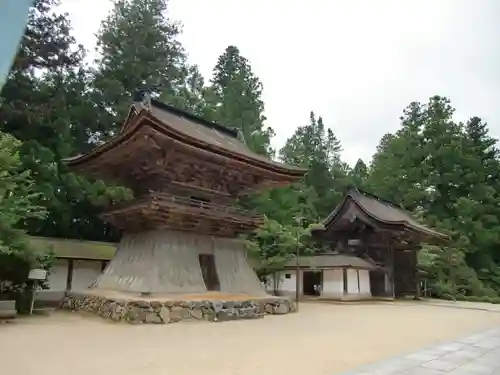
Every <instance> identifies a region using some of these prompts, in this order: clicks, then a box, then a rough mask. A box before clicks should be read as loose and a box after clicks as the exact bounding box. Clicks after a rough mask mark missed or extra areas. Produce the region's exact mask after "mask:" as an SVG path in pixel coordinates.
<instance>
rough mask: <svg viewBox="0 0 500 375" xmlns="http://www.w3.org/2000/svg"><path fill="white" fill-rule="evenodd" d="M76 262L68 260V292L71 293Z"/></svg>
mask: <svg viewBox="0 0 500 375" xmlns="http://www.w3.org/2000/svg"><path fill="white" fill-rule="evenodd" d="M73 269H74V260H73V259H68V273H67V275H66V291H67V292H68V291H70V290H71V287H72V285H73Z"/></svg>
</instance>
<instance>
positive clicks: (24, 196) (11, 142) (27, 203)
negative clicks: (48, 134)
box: [0, 132, 46, 259]
mask: <svg viewBox="0 0 500 375" xmlns="http://www.w3.org/2000/svg"><path fill="white" fill-rule="evenodd" d="M20 147H21V142H20V141H18V140H17V139H15V138H14V137H13V136H11V135H9V134H4V133H1V132H0V253H1V254H8V255H10V254H15V255H17V254H19V255H20V256H21V257H23V258H27V259H28V254H26V250H27V246H26V243H25V241H24V233H23V231H22V230H20V229H19V228H18V225H19V224H20V223H22V222H23V220H26V219H28V218H38V219H40V218H43V217H44V216H45V213H46V212H45V210H44V208H43V207H40V206H38V205H36V203H35V202H36V200H37V198H38V195H39V194H38V193H36V192H35V190H34V181H33V180H32V179H31V177H30V173H29V171H22V164H21V161H20V157H19V149H20Z"/></svg>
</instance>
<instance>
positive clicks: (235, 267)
mask: <svg viewBox="0 0 500 375" xmlns="http://www.w3.org/2000/svg"><path fill="white" fill-rule="evenodd" d="M66 164H67V165H68V167H69V168H70V169H72V170H74V171H76V172H79V173H82V174H84V175H86V176H88V177H90V178H94V179H100V180H104V181H108V182H111V183H116V184H120V185H123V186H127V187H129V188H130V189H131V190H133V192H134V195H135V198H134V199H133V200H132V201H129V202H125V203H120V204H116V205H112V206H111V207H108V209H107V210H106V211H105V212H104V213H103V214H102V218H103V219H104V220H105V221H107V222H109V223H111V224H112V225H114V226H115V227H117V228H119V229H120V230H121V231H122V232H123V236H122V239H121V241H120V243H119V245H118V250H117V252H116V255H115V256H114V257H113V259H112V260H111V261H110V262H109V264H108V265H107V266H106V268H105V269H104V271H103V272H102V274H101V275H100V276H99V277H98V278H97V280H96V281H95V282H94V283H93V284H92V285H91V286H90V288H88V289H86V290H84V291H83V292H82V293H80V294H78V295H77V294H75V293H73V294H72V296H70V297H68V299H67V301H66V303H65V306H67V307H70V308H76V309H85V310H89V311H93V312H96V313H98V314H104V315H107V316H110V317H112V318H113V319H116V320H120V319H125V320H127V321H142V322H149V321H150V320H151V321H155V322H156V320H158V319H157V318H158V317H161V318H160V319H159V320H160V321H161V322H167V321H171V320H170V318H169V317H168V316H169V314H170V312H171V306H170V305H171V302H172V301H173V300H174V301H182V300H183V301H186V300H193V299H194V300H202V301H203V300H205V301H206V300H217V299H219V300H220V299H223V300H224V299H229V300H232V301H233V300H235V299H237V300H241V301H242V302H241V303H242V305H241V306H244V305H245V303H247V302H248V301H252V300H255V299H262V300H269V298H271V297H270V296H268V295H267V294H266V293H265V290H264V288H263V287H262V285H261V283H260V282H259V280H258V279H257V277H256V275H255V272H254V271H253V269H252V268H251V267H250V266H249V264H248V261H247V257H246V252H245V248H244V245H243V243H242V242H241V241H239V240H238V239H237V236H238V235H239V234H241V233H245V232H247V231H251V230H253V229H255V228H257V227H258V226H259V225H261V223H262V218H261V217H260V216H258V215H255V214H254V213H252V212H248V211H246V210H243V209H241V208H239V207H237V206H236V201H237V199H238V198H239V197H240V196H242V195H245V194H248V193H250V192H255V191H258V190H261V189H264V188H270V187H277V186H283V185H287V184H289V183H291V182H293V181H296V180H298V179H300V178H301V177H302V176H304V174H305V173H306V171H305V170H303V169H300V168H295V167H291V166H286V165H283V164H281V163H278V162H275V161H272V160H270V159H268V158H266V157H264V156H262V155H258V154H256V153H253V152H252V151H251V150H250V149H248V147H247V146H246V145H245V143H244V141H242V137H241V135H240V134H239V133H238V131H236V130H233V129H229V128H226V127H224V126H221V125H218V124H215V123H212V122H208V121H206V120H204V119H202V118H199V117H196V116H193V115H191V114H189V113H187V112H183V111H180V110H178V109H176V108H174V107H171V106H169V105H166V104H164V103H161V102H159V101H157V100H154V99H152V98H150V97H149V96H148V95H146V94H145V93H143V92H139V93H138V95H137V97H136V102H135V103H134V104H133V105H132V106H131V108H130V111H129V115H128V117H127V119H126V121H125V123H124V125H123V127H122V130H121V132H120V134H118V135H117V136H116V137H114V138H113V139H111V140H110V141H108V142H106V143H104V144H103V145H101V146H99V147H97V148H96V149H94V150H92V151H90V152H89V153H87V154H85V155H79V156H76V157H74V158H70V159H68V160H66ZM193 296H194V297H193ZM117 300H119V301H120V303H119V304H117ZM123 301H132V302H131V303H132V305H131V304H130V303H129V302H123ZM134 301H135V302H134ZM147 301H150V302H151V305H147V303H148V302H147ZM245 301H246V302H245ZM153 302H154V303H153ZM123 303H125V304H126V308H123V306H122V305H123ZM272 303H274V305H273V306H282V305H283V306H285V308H283V307H279V309H281V310H280V311H283V309H285V310H289V309H290V303H289V301H288V300H285V299H282V300H277V299H273V301H272ZM247 304H248V303H247ZM146 305H147V307H145V308H142V307H141V306H146ZM96 306H97V307H96ZM102 306H104V307H102ZM190 306H191V305H190ZM231 306H232V307H231V308H228V309H226V310H227V311H225V312H224V313H222V314H219V315H220V316H219V317H217V316H215V315H214V314H215V313H214V312H213V310H210V311H212V312H204V313H203V314H202V315H203V316H211V317H212V318H211V319H215V320H221V319H222V318H221V316H227V315H228V314H229V311H231V314H233V315H234V314H236V315H238V314H239V315H241V316H245V314H240V313H239V312H241V311H243V310H242V309H235V308H234V303H232V304H231ZM241 306H240V307H241ZM252 306H253V309H254V313H255V314H258V313H259V311H260V310H262V309H260V308H259V306H257V305H256V304H253V305H252ZM197 308H199V306H198V307H197ZM148 309H149V310H148ZM243 309H244V308H243ZM259 309H260V310H259ZM263 309H264V310H265V311H267V312H272V311H274V308H265V306H264V308H263ZM102 310H104V311H105V312H103V311H102ZM147 311H153V312H152V313H150V314H148V313H147ZM234 311H236V313H235V312H234ZM238 311H239V312H238ZM162 312H163V313H162ZM167 312H168V313H167ZM187 315H189V314H187ZM194 315H197V316H198V315H200V314H198V313H196V314H194ZM246 315H252V314H250V312H248V314H246ZM148 316H149V318H148Z"/></svg>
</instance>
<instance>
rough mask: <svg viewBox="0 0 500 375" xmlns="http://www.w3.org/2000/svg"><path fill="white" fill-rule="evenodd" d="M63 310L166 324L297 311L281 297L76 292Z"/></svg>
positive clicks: (291, 303)
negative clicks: (182, 297)
mask: <svg viewBox="0 0 500 375" xmlns="http://www.w3.org/2000/svg"><path fill="white" fill-rule="evenodd" d="M61 308H63V309H70V310H77V311H86V312H90V313H92V314H96V315H99V316H101V317H103V318H108V319H111V320H113V321H117V322H118V321H123V322H127V323H131V324H142V323H146V324H168V323H175V322H179V321H183V320H206V321H210V322H222V321H228V320H238V319H257V318H262V317H263V316H264V315H267V314H288V313H292V312H295V311H297V307H296V304H295V303H294V302H292V301H290V300H289V299H288V298H284V297H272V296H269V297H266V298H258V299H252V300H231V301H205V300H194V301H176V300H166V301H158V300H151V301H148V300H135V301H134V300H129V299H121V298H110V297H104V296H99V295H90V294H89V295H86V294H79V293H70V294H68V295H67V296H66V297H65V298H64V300H63V302H62V305H61Z"/></svg>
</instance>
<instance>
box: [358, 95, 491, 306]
mask: <svg viewBox="0 0 500 375" xmlns="http://www.w3.org/2000/svg"><path fill="white" fill-rule="evenodd" d="M454 112H455V110H454V108H453V107H452V106H451V104H450V101H449V100H448V99H446V98H443V97H439V96H434V97H432V98H430V99H429V102H428V103H427V104H421V103H411V104H410V105H409V106H408V107H407V108H406V109H405V111H404V113H403V117H402V118H401V128H400V129H399V130H398V131H397V132H396V133H395V134H392V135H386V136H384V138H383V139H382V141H381V143H380V145H379V147H378V149H377V153H376V154H375V156H374V158H373V162H372V165H371V168H370V174H369V176H368V179H367V182H366V183H367V185H368V186H369V187H370V189H371V190H372V191H374V192H375V193H377V194H379V195H381V196H382V197H385V198H387V199H390V200H393V201H396V202H401V203H402V204H403V205H404V207H405V208H407V209H409V210H411V211H414V212H415V213H417V214H419V216H421V217H422V218H424V219H425V220H426V221H427V222H428V224H430V225H432V226H435V227H438V228H441V229H442V230H444V231H447V232H449V233H452V239H453V240H452V243H451V244H450V245H449V246H448V247H446V248H440V249H433V250H424V251H423V252H422V254H421V256H422V257H421V267H422V269H423V271H424V272H425V275H426V277H427V278H428V279H429V281H430V283H431V284H432V285H431V288H433V289H434V293H435V294H436V295H448V294H449V295H452V296H454V295H464V296H470V295H475V296H486V297H492V296H495V295H497V294H498V292H499V291H500V283H499V281H500V279H499V278H498V276H497V275H498V274H499V266H498V265H499V264H500V263H499V260H500V258H499V257H498V255H497V253H498V252H497V248H498V244H499V241H500V237H499V235H500V225H499V221H498V217H500V200H499V194H498V191H499V189H498V188H499V182H500V180H499V179H498V176H499V175H498V174H499V172H500V164H499V158H498V156H499V155H498V149H497V148H496V141H495V140H494V139H493V138H492V137H491V136H489V133H488V129H487V126H486V124H485V123H483V122H482V120H481V119H479V118H477V117H473V118H471V119H470V120H469V121H468V122H467V123H466V124H463V123H457V122H455V120H454V118H453V115H454Z"/></svg>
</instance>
